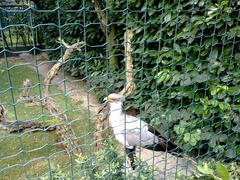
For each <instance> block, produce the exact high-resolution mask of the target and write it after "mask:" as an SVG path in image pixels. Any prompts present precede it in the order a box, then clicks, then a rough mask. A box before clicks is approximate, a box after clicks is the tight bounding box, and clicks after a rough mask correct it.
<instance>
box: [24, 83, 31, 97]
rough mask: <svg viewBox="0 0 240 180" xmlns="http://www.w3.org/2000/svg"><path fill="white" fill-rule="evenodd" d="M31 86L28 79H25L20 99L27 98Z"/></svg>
mask: <svg viewBox="0 0 240 180" xmlns="http://www.w3.org/2000/svg"><path fill="white" fill-rule="evenodd" d="M31 86H32V82H31V81H30V80H29V79H26V80H25V81H24V82H23V92H22V97H23V98H25V97H29V92H30V88H31Z"/></svg>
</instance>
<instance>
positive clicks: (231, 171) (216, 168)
mask: <svg viewBox="0 0 240 180" xmlns="http://www.w3.org/2000/svg"><path fill="white" fill-rule="evenodd" d="M197 171H198V172H197V173H195V174H193V175H191V176H189V177H184V176H182V177H181V176H180V177H179V179H196V180H197V179H199V180H235V179H236V180H237V179H238V178H239V177H240V169H239V166H238V165H237V164H236V163H231V164H227V165H224V164H222V163H221V162H219V161H218V162H217V163H216V162H214V161H211V162H204V163H203V164H202V165H199V166H197Z"/></svg>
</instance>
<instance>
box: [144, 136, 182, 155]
mask: <svg viewBox="0 0 240 180" xmlns="http://www.w3.org/2000/svg"><path fill="white" fill-rule="evenodd" d="M144 148H146V149H150V150H153V151H163V152H168V153H170V154H172V155H174V156H178V157H183V150H182V149H181V148H180V147H179V146H178V145H176V144H175V143H173V142H171V141H168V140H166V139H165V138H164V137H161V136H160V137H159V138H158V143H155V144H152V145H148V146H145V147H144Z"/></svg>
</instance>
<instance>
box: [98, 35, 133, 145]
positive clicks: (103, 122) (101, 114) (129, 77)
mask: <svg viewBox="0 0 240 180" xmlns="http://www.w3.org/2000/svg"><path fill="white" fill-rule="evenodd" d="M132 37H133V33H132V31H131V30H127V31H126V32H125V33H124V48H125V58H124V61H125V71H126V83H125V86H124V88H123V89H122V90H121V91H120V92H119V94H122V95H124V96H129V95H131V94H133V92H134V91H135V89H136V84H135V82H134V76H133V59H132V51H133V49H132V47H131V39H132ZM108 112H109V109H108V107H107V106H104V107H102V108H100V110H99V111H98V114H97V118H96V129H95V133H94V139H95V147H96V149H100V148H101V147H102V141H103V140H104V130H105V129H107V127H108V126H107V125H108V121H107V119H108Z"/></svg>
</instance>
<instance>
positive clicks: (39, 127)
mask: <svg viewBox="0 0 240 180" xmlns="http://www.w3.org/2000/svg"><path fill="white" fill-rule="evenodd" d="M0 129H4V130H7V131H9V133H15V132H21V131H27V130H34V131H52V130H55V129H56V127H55V126H54V125H53V126H46V125H44V124H43V123H41V122H39V121H10V120H8V118H7V111H6V109H5V108H4V106H3V105H1V104H0Z"/></svg>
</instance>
